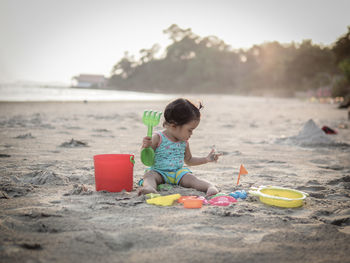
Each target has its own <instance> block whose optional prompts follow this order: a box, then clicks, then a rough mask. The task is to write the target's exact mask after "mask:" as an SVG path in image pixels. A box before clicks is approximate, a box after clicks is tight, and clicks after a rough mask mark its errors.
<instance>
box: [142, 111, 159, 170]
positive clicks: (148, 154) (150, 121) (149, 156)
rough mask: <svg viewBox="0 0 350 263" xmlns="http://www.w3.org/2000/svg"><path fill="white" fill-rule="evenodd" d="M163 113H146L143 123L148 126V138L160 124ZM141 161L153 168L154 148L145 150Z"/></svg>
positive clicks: (144, 113)
mask: <svg viewBox="0 0 350 263" xmlns="http://www.w3.org/2000/svg"><path fill="white" fill-rule="evenodd" d="M161 115H162V113H161V112H157V111H147V110H146V111H144V112H143V117H142V122H143V123H144V124H145V125H146V126H147V128H148V130H147V136H149V137H152V133H153V127H155V126H157V125H158V124H159V120H160V116H161ZM141 161H142V163H143V164H144V165H146V166H152V165H153V163H154V151H153V149H152V147H148V148H144V149H142V151H141Z"/></svg>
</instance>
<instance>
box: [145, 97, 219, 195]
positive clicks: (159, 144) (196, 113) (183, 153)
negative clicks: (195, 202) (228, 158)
mask: <svg viewBox="0 0 350 263" xmlns="http://www.w3.org/2000/svg"><path fill="white" fill-rule="evenodd" d="M201 108H202V105H199V107H196V106H195V105H194V104H192V103H191V102H190V101H189V100H187V99H182V98H180V99H176V100H175V101H173V102H171V103H170V104H168V105H167V106H166V108H165V111H164V119H165V121H164V123H163V127H164V128H165V130H163V131H161V132H156V133H154V134H153V136H152V138H150V137H144V138H143V143H142V148H147V147H152V148H153V150H154V152H155V158H154V165H153V166H151V167H150V169H149V170H148V171H147V172H146V173H145V175H144V178H143V186H142V187H141V188H140V189H139V190H138V193H139V195H141V194H147V193H157V185H159V184H163V183H168V184H174V185H181V186H183V187H190V188H194V189H196V190H199V191H202V192H205V193H206V195H207V196H210V195H215V194H217V193H218V189H217V188H216V187H215V186H214V185H212V184H211V183H209V182H206V181H204V180H201V179H198V178H197V177H196V176H194V175H193V174H192V172H191V170H190V169H189V168H187V167H183V165H184V162H185V163H186V164H187V165H188V166H192V165H200V164H205V163H208V162H214V161H215V162H216V161H217V160H218V158H219V156H220V154H217V153H215V150H214V149H212V150H211V152H210V153H209V154H208V156H207V157H193V156H192V154H191V151H190V146H189V143H188V140H189V139H190V137H191V135H192V133H193V130H194V129H196V128H197V126H198V124H199V122H200V117H201V114H200V109H201Z"/></svg>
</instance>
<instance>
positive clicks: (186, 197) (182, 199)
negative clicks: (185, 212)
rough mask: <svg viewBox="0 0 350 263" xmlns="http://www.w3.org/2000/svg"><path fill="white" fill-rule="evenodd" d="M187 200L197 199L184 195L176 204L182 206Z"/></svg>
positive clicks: (194, 196)
mask: <svg viewBox="0 0 350 263" xmlns="http://www.w3.org/2000/svg"><path fill="white" fill-rule="evenodd" d="M189 199H198V197H197V196H196V195H184V196H181V197H180V198H179V199H178V200H177V202H178V203H180V204H183V203H184V202H185V201H186V200H189Z"/></svg>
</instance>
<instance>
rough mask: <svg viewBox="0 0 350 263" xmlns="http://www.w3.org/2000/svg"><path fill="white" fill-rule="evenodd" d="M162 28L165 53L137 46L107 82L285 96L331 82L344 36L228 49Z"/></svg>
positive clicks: (168, 89) (137, 87)
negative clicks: (325, 41)
mask: <svg viewBox="0 0 350 263" xmlns="http://www.w3.org/2000/svg"><path fill="white" fill-rule="evenodd" d="M163 32H164V33H165V34H167V35H168V36H169V38H170V39H171V41H172V43H171V44H170V45H169V46H168V47H167V48H166V49H165V53H164V54H162V55H161V56H160V57H158V58H157V57H156V53H157V52H158V51H159V46H157V45H154V46H153V47H152V48H151V49H142V50H141V51H140V59H139V61H136V60H135V59H134V58H133V57H131V56H129V55H128V54H127V53H126V54H125V56H124V57H123V58H122V59H121V60H120V61H119V62H118V63H117V64H116V65H115V66H114V67H113V69H112V76H111V78H110V82H109V85H110V86H114V87H116V88H118V89H124V90H136V91H150V92H163V93H181V92H185V93H239V94H253V95H263V94H271V95H280V96H281V95H282V96H290V95H293V94H294V92H295V91H301V90H309V89H317V88H319V87H324V86H330V85H331V83H332V79H333V76H334V75H336V74H339V70H338V68H337V66H336V64H335V61H336V59H337V58H338V57H337V56H338V55H337V54H338V53H335V52H334V49H336V50H338V51H337V52H339V54H344V44H343V42H344V41H341V48H336V47H334V48H333V49H332V50H331V49H330V48H329V47H321V46H319V45H316V44H313V43H312V42H311V40H304V41H303V42H302V43H301V44H295V43H290V44H284V45H282V44H280V43H278V42H268V43H264V44H261V45H254V46H253V47H251V48H250V49H248V50H242V49H241V50H232V48H231V47H230V46H229V45H227V44H226V43H225V42H224V41H223V40H221V39H219V38H218V37H216V36H207V37H200V36H198V35H196V34H194V33H193V32H192V31H191V29H190V28H188V29H181V28H180V27H178V26H177V25H175V24H174V25H171V26H170V27H169V28H167V29H165V30H164V31H163ZM345 42H346V41H345ZM337 43H338V42H337ZM346 43H347V42H346ZM332 51H333V52H332ZM341 65H342V66H341V69H342V71H343V72H349V71H348V69H349V68H348V64H347V63H345V64H344V63H343V64H341ZM346 74H347V73H346Z"/></svg>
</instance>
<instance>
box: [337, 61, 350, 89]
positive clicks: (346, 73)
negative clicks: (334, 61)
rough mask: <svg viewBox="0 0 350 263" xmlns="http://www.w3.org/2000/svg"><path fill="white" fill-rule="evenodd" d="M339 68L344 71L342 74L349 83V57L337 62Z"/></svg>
mask: <svg viewBox="0 0 350 263" xmlns="http://www.w3.org/2000/svg"><path fill="white" fill-rule="evenodd" d="M339 68H340V70H341V71H342V72H343V73H344V76H345V78H346V80H347V81H348V83H349V84H350V58H346V59H344V60H342V61H341V62H340V63H339Z"/></svg>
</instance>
